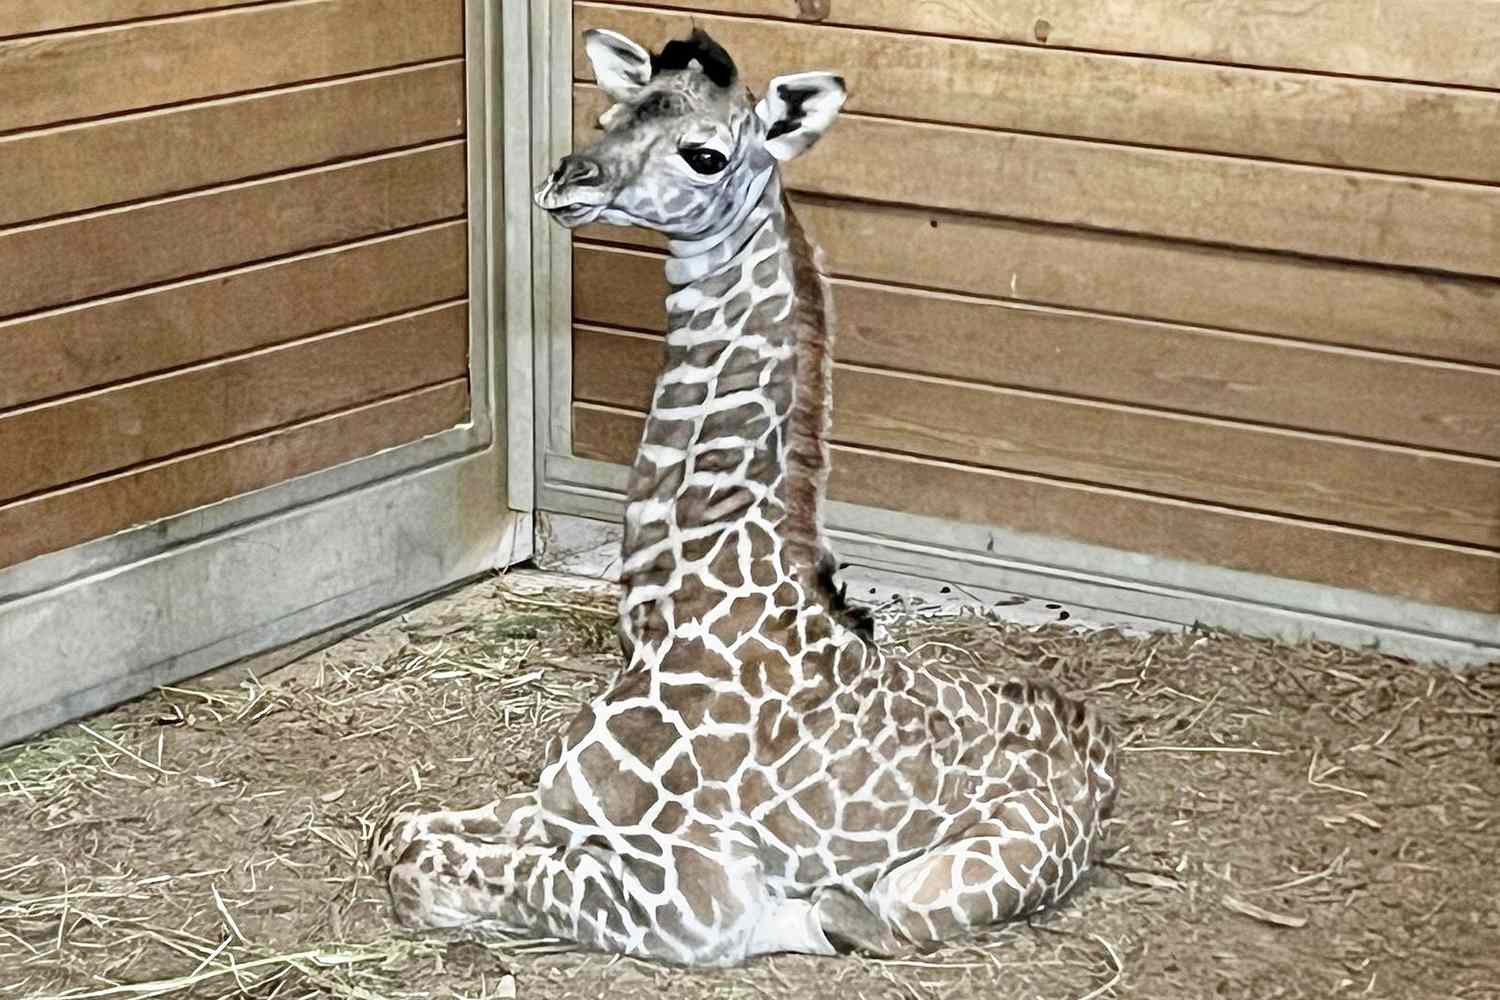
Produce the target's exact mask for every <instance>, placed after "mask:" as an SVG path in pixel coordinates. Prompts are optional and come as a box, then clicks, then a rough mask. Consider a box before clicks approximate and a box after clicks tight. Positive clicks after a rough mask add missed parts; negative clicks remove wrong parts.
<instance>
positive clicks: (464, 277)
mask: <svg viewBox="0 0 1500 1000" xmlns="http://www.w3.org/2000/svg"><path fill="white" fill-rule="evenodd" d="M467 289H468V225H467V224H466V223H463V222H453V223H447V224H444V225H441V226H438V227H436V228H433V229H425V230H418V231H416V232H412V233H407V234H403V235H400V236H394V237H384V238H381V239H378V240H375V241H371V242H367V243H359V244H355V245H353V246H349V247H344V248H340V249H338V250H334V251H324V252H321V253H317V254H314V255H312V256H307V257H298V258H293V259H291V260H286V261H281V262H278V263H275V264H270V265H260V266H257V267H252V268H249V269H246V270H243V271H235V272H231V273H228V274H223V275H219V276H216V277H213V278H200V279H195V280H192V281H189V282H187V283H185V284H180V285H174V286H171V287H168V288H163V289H157V290H153V291H149V292H142V293H137V294H135V295H128V296H125V297H122V298H118V299H110V300H106V301H103V302H97V303H94V304H92V305H87V306H82V307H77V308H67V309H62V310H59V311H56V312H51V313H43V314H41V315H39V316H34V317H31V318H28V319H22V320H13V321H10V322H0V410H4V409H7V408H9V407H13V406H19V405H22V404H24V403H31V402H35V401H37V400H42V399H51V398H55V397H60V396H64V395H67V394H68V393H73V392H79V391H81V390H84V389H88V388H92V387H94V386H100V385H105V384H108V383H111V382H120V381H124V380H125V379H132V378H139V377H140V376H142V375H149V374H151V373H152V372H158V371H164V370H166V369H169V368H177V367H181V366H184V365H190V364H196V363H198V362H202V361H208V360H211V359H213V358H223V357H228V356H230V355H233V354H238V353H241V352H244V351H252V350H256V349H258V348H262V347H269V346H271V345H273V344H278V343H284V342H286V341H291V340H296V339H299V338H301V337H306V336H309V335H311V334H315V333H322V332H324V331H328V330H335V329H338V328H340V327H345V326H353V325H354V324H356V323H363V322H366V321H369V320H373V319H378V318H380V317H382V316H391V315H395V314H397V313H402V312H408V311H411V310H413V309H418V308H421V307H423V306H428V305H432V304H434V303H438V302H444V301H449V300H452V299H456V298H462V297H463V296H464V295H465V294H466V293H467Z"/></svg>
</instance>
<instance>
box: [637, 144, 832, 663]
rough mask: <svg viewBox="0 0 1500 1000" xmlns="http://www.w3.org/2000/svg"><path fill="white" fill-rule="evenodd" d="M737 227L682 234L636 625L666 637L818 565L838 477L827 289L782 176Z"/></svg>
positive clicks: (650, 469)
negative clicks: (759, 577)
mask: <svg viewBox="0 0 1500 1000" xmlns="http://www.w3.org/2000/svg"><path fill="white" fill-rule="evenodd" d="M751 190H752V192H753V193H758V197H755V198H754V199H753V201H751V202H749V203H748V204H747V207H746V209H745V210H743V211H742V212H740V213H739V214H738V215H737V216H736V218H734V219H733V220H731V221H730V222H729V223H728V224H727V225H726V226H725V227H724V230H723V231H722V232H721V233H719V234H716V235H714V236H711V237H708V238H705V239H703V240H697V241H691V242H687V241H674V242H673V243H672V244H671V245H670V248H671V251H672V256H671V257H670V258H669V260H668V262H667V277H668V281H669V283H671V284H672V285H673V290H672V292H671V293H670V294H669V295H668V296H667V301H666V305H667V314H668V332H667V337H666V348H665V352H664V354H665V357H664V363H663V367H662V372H661V375H660V377H659V378H658V380H657V383H656V389H655V392H654V395H653V398H652V406H651V412H650V414H649V416H648V417H647V420H646V427H645V431H644V433H643V435H642V439H641V446H640V449H639V452H638V454H637V458H636V462H635V466H634V468H633V469H632V472H631V476H630V485H629V490H628V503H627V507H626V512H625V539H624V545H623V549H622V559H623V565H622V572H621V580H622V583H623V584H624V587H625V592H624V595H623V597H622V599H621V623H622V628H624V630H625V631H626V633H627V634H629V635H630V636H631V637H632V638H633V639H634V640H635V641H636V642H637V644H639V643H640V642H642V641H644V642H646V643H650V642H652V641H659V640H661V639H664V638H666V637H667V636H668V635H670V634H672V632H673V631H674V630H675V629H676V628H677V626H680V625H682V624H683V623H684V622H685V621H686V620H689V619H691V617H692V615H693V613H694V610H695V609H701V608H703V607H704V606H705V602H707V601H712V600H714V599H717V598H722V597H723V596H724V594H725V589H726V583H725V580H726V577H727V578H729V579H730V584H729V585H728V586H730V587H731V588H732V585H733V581H734V580H742V579H743V578H744V575H745V573H747V572H749V569H748V567H749V566H750V565H751V564H752V563H753V562H756V561H759V560H763V559H769V560H771V562H772V563H777V562H779V563H780V566H781V567H782V569H783V570H784V571H785V572H786V573H787V574H788V575H790V576H792V577H793V578H796V579H799V580H800V581H801V582H803V583H804V585H807V586H810V585H811V584H812V583H813V582H814V580H815V578H816V571H817V557H818V554H819V552H820V551H821V545H822V538H821V533H822V524H821V511H820V508H821V503H822V497H823V489H824V484H825V482H826V478H827V472H826V470H827V443H826V439H827V431H828V416H829V401H828V392H829V379H830V372H829V369H830V363H831V362H830V352H829V343H828V330H827V324H826V319H827V305H826V302H825V294H826V290H825V286H824V283H823V281H822V279H821V276H820V275H819V273H818V270H817V266H816V264H815V262H814V260H813V251H812V248H811V246H810V244H809V243H808V242H807V239H806V238H805V236H804V235H803V232H802V229H801V226H800V225H799V224H798V222H797V220H796V218H795V216H793V215H792V214H791V211H790V207H789V206H788V204H787V203H786V200H785V198H784V195H783V192H782V189H781V184H780V181H779V179H778V177H777V176H776V174H775V172H774V170H768V171H766V174H765V175H764V178H763V179H761V178H757V179H756V180H755V181H753V182H752V187H751Z"/></svg>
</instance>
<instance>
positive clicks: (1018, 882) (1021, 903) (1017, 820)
mask: <svg viewBox="0 0 1500 1000" xmlns="http://www.w3.org/2000/svg"><path fill="white" fill-rule="evenodd" d="M1087 860H1088V838H1087V837H1085V836H1083V835H1082V830H1081V825H1080V823H1079V821H1078V820H1077V818H1075V817H1074V816H1073V815H1072V814H1071V813H1070V812H1069V811H1068V810H1066V809H1063V808H1061V807H1060V806H1059V805H1058V804H1057V803H1056V802H1055V801H1054V800H1053V799H1052V798H1051V797H1050V796H1048V795H1047V794H1045V793H1043V792H1039V791H1036V790H1027V791H1022V792H1015V793H1013V794H1011V795H1008V796H1006V797H1005V798H1004V799H1002V800H1001V801H1000V802H999V803H998V805H997V808H996V809H995V812H994V814H993V816H992V817H991V818H990V819H988V820H985V821H983V822H981V823H978V824H976V825H974V826H973V827H970V828H969V829H968V830H965V831H964V833H963V834H962V835H961V836H960V837H959V838H958V839H955V840H952V841H949V842H947V843H945V844H942V845H939V846H938V847H937V848H935V849H934V850H933V851H931V852H930V853H928V854H924V855H922V856H921V857H919V858H915V859H913V860H912V861H909V862H907V863H906V864H904V865H901V866H900V867H898V868H896V869H895V870H894V871H892V872H890V873H888V874H887V875H886V876H885V877H884V878H882V879H881V880H880V881H879V882H877V883H876V885H875V888H874V890H873V892H872V893H871V902H872V904H873V905H874V907H875V909H876V911H877V912H879V913H880V914H881V915H882V916H884V917H885V919H886V920H887V921H888V922H889V923H890V924H891V926H892V927H893V928H894V929H895V930H896V932H897V933H898V934H900V935H901V936H902V937H903V938H905V939H907V940H908V941H911V942H912V943H913V944H916V945H918V946H920V947H931V946H935V945H937V944H940V943H941V942H944V941H949V940H952V939H954V938H956V937H960V936H962V935H964V934H967V933H969V932H971V931H975V930H979V929H981V928H983V927H986V926H989V925H991V924H996V923H999V922H1001V921H1004V920H1012V919H1015V918H1016V917H1019V916H1023V915H1025V914H1028V913H1032V912H1035V911H1036V910H1038V909H1041V908H1042V907H1044V906H1048V905H1051V904H1052V903H1055V902H1057V901H1058V900H1059V899H1061V898H1062V897H1063V895H1064V894H1066V893H1067V892H1068V890H1069V889H1071V888H1072V887H1073V885H1074V884H1075V883H1076V882H1077V881H1078V878H1079V876H1080V875H1081V874H1082V873H1083V871H1084V868H1085V866H1086V864H1087Z"/></svg>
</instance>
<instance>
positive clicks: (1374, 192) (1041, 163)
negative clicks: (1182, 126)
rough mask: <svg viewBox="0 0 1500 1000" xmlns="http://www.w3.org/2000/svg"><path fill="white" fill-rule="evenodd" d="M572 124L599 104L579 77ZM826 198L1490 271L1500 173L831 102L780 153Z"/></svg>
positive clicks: (1496, 251)
mask: <svg viewBox="0 0 1500 1000" xmlns="http://www.w3.org/2000/svg"><path fill="white" fill-rule="evenodd" d="M578 88H579V92H578V95H577V100H576V102H575V106H576V115H577V116H576V118H575V121H574V128H575V134H578V135H585V134H587V130H588V129H589V128H590V127H591V123H593V122H595V121H597V119H598V117H599V115H600V114H601V113H602V112H603V111H604V110H605V108H606V107H607V102H606V101H605V100H604V98H603V95H602V94H601V93H600V92H599V91H598V89H597V88H595V87H594V86H593V85H591V84H579V85H578ZM787 181H788V183H789V185H790V186H791V187H792V188H794V189H796V190H800V191H805V192H808V193H811V194H820V195H824V196H829V197H838V198H858V199H861V200H865V201H874V202H885V203H896V204H902V205H918V206H924V207H929V208H940V209H947V210H950V211H957V212H966V213H976V214H981V215H987V216H1000V217H1005V218H1014V219H1030V220H1034V221H1039V222H1050V223H1058V224H1062V225H1070V226H1087V227H1089V228H1091V229H1111V230H1119V231H1122V232H1127V233H1137V234H1145V235H1153V236H1165V237H1171V238H1173V239H1183V240H1194V241H1201V242H1206V243H1212V244H1221V245H1227V246H1236V247H1252V248H1256V249H1262V250H1276V251H1282V252H1293V253H1298V254H1307V255H1312V256H1318V257H1326V258H1333V259H1339V260H1352V261H1363V262H1368V263H1375V264H1387V265H1399V266H1404V267H1421V268H1431V269H1439V270H1445V271H1453V272H1457V273H1460V274H1473V275H1483V276H1490V277H1494V276H1500V226H1497V225H1495V219H1497V218H1500V187H1496V186H1490V185H1481V184H1459V183H1456V182H1453V181H1437V180H1424V181H1415V180H1410V179H1406V178H1400V177H1389V176H1384V175H1380V174H1361V173H1355V172H1351V171H1344V170H1334V169H1330V168H1325V167H1306V166H1298V165H1293V164H1282V163H1267V162H1263V161H1255V160H1241V159H1234V158H1230V157H1223V156H1209V155H1201V154H1196V153H1183V152H1177V151H1173V150H1160V149H1141V148H1136V147H1127V146H1115V145H1108V144H1104V143H1096V142H1084V141H1080V140H1075V139H1057V138H1050V137H1045V136H1035V135H1016V134H1012V133H1007V132H991V131H984V130H981V129H971V128H959V127H956V126H949V125H930V124H923V123H916V122H897V121H888V120H885V119H879V118H867V117H863V116H860V115H845V116H843V117H842V118H841V119H840V120H839V122H838V123H837V124H836V125H835V126H834V127H833V128H832V129H830V130H829V132H828V135H827V136H825V137H824V139H823V140H822V142H821V143H820V144H819V146H818V148H817V149H816V150H814V151H813V152H812V153H810V154H809V155H807V156H803V157H801V158H799V159H797V160H796V161H794V162H793V163H791V164H790V165H789V169H788V171H787Z"/></svg>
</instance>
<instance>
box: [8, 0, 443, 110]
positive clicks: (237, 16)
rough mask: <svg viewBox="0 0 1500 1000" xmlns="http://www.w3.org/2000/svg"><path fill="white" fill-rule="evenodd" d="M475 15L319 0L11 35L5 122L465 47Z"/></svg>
mask: <svg viewBox="0 0 1500 1000" xmlns="http://www.w3.org/2000/svg"><path fill="white" fill-rule="evenodd" d="M463 23H464V22H463V3H462V0H430V2H423V3H410V2H407V0H308V2H302V3H287V4H271V5H266V6H256V7H241V8H237V9H231V10H227V11H222V12H210V13H207V14H203V15H200V16H197V17H186V18H176V19H168V20H160V21H142V22H140V23H138V24H130V25H125V26H122V27H118V28H105V29H99V30H95V31H83V32H69V33H65V34H58V35H41V36H36V37H31V38H21V39H16V40H13V41H9V42H0V94H4V95H5V100H4V101H3V102H0V132H8V131H12V130H15V129H23V128H36V127H38V126H42V125H49V124H53V123H57V122H64V121H70V120H73V119H78V118H94V117H99V116H102V115H109V114H117V113H119V112H122V111H133V110H138V109H141V108H149V107H154V106H156V105H161V104H171V103H176V102H180V101H193V100H200V99H202V98H205V97H218V96H222V95H226V94H235V93H240V92H242V91H248V90H257V89H262V88H268V87H280V86H285V85H286V84H290V83H299V82H302V81H306V80H317V79H322V78H324V77H331V76H340V75H343V74H352V73H363V72H366V71H369V70H372V69H380V68H382V67H387V66H400V65H405V64H408V63H417V62H423V61H425V60H430V59H443V58H448V57H452V56H461V55H462V54H463ZM60 80H66V81H68V85H67V86H59V84H58V81H60Z"/></svg>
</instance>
